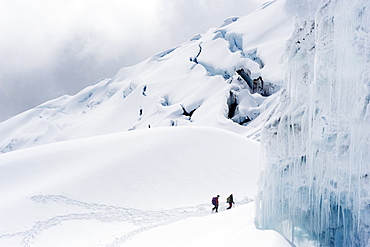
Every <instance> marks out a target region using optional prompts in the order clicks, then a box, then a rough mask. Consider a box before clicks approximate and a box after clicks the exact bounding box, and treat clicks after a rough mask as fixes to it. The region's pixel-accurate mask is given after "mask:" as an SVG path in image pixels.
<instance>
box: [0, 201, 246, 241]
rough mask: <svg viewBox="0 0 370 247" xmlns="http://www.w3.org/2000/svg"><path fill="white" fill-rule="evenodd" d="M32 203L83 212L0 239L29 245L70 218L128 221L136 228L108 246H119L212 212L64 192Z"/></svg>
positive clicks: (206, 206) (206, 207) (208, 207)
mask: <svg viewBox="0 0 370 247" xmlns="http://www.w3.org/2000/svg"><path fill="white" fill-rule="evenodd" d="M31 200H32V201H34V202H35V203H42V204H50V203H57V204H60V205H65V206H77V207H80V208H82V209H83V210H84V211H85V212H82V213H71V214H65V215H58V216H55V217H52V218H50V219H47V220H44V221H38V222H37V223H35V224H34V225H33V226H32V228H31V229H29V230H27V231H24V232H18V233H14V234H4V235H0V239H1V238H11V237H20V238H22V243H21V245H22V246H24V247H29V246H32V242H33V240H34V239H35V238H36V237H37V236H38V235H40V234H41V233H42V232H43V231H44V230H47V229H49V228H52V227H55V226H58V225H60V224H62V223H63V222H66V221H71V220H97V221H101V222H128V223H131V224H134V225H137V226H140V228H139V229H136V230H134V231H131V232H128V233H126V234H124V235H122V236H121V237H119V238H116V239H115V240H114V241H113V242H112V243H110V244H108V245H107V246H109V247H114V246H121V245H122V244H123V243H124V242H126V241H128V240H130V239H131V238H132V237H133V236H135V235H136V234H139V233H142V232H144V231H147V230H149V229H152V228H155V227H159V226H164V225H167V224H171V223H174V222H176V221H180V220H183V219H186V218H190V217H202V216H207V215H210V214H212V212H211V208H212V205H211V204H210V203H205V204H199V205H197V206H192V207H182V208H174V209H169V210H157V211H155V210H152V211H143V210H138V209H134V208H123V207H117V206H109V205H105V204H97V203H87V202H81V201H77V200H74V199H71V198H68V197H66V196H63V195H37V196H33V197H31ZM251 201H252V200H251V199H248V198H245V199H244V200H242V201H238V202H236V203H237V204H238V205H242V204H246V203H249V202H251Z"/></svg>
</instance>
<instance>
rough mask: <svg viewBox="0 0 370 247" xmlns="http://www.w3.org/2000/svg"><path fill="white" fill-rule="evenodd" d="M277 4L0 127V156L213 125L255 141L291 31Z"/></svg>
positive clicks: (278, 81)
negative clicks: (61, 144) (83, 140)
mask: <svg viewBox="0 0 370 247" xmlns="http://www.w3.org/2000/svg"><path fill="white" fill-rule="evenodd" d="M283 4H284V1H278V2H274V3H270V4H266V5H264V6H263V7H262V8H261V9H259V10H257V11H256V12H254V13H252V14H250V15H248V16H245V17H242V18H236V17H235V18H229V19H227V20H226V21H225V22H224V24H223V25H221V26H220V27H219V28H213V29H210V30H209V31H208V32H207V33H206V34H203V35H196V36H194V37H193V38H192V39H191V40H189V41H188V42H186V43H184V44H182V45H179V46H178V47H175V48H173V49H170V50H168V51H165V52H162V53H160V54H157V55H155V56H153V57H151V58H149V59H148V60H146V61H144V62H142V63H139V64H137V65H136V66H133V67H129V68H123V69H121V71H119V73H118V74H117V75H116V76H115V77H114V78H112V79H104V80H101V81H99V82H97V83H96V84H95V85H92V86H90V87H87V88H85V89H84V90H82V91H81V92H79V93H78V94H76V95H74V96H62V97H60V98H58V99H55V100H51V101H49V102H46V103H44V104H42V105H40V106H38V107H36V108H34V109H31V110H29V111H27V112H24V113H22V114H20V115H18V116H16V117H13V118H12V119H9V120H8V121H5V122H3V123H0V136H1V137H2V138H1V140H0V152H2V153H5V152H9V151H14V150H18V149H21V148H25V147H31V146H36V145H40V144H46V143H52V142H58V141H66V140H71V139H76V138H83V137H89V136H95V135H103V134H109V133H115V132H121V131H128V130H135V129H143V128H155V127H163V126H184V125H196V126H213V127H218V128H222V129H227V130H230V131H232V132H235V133H238V134H242V135H244V136H247V137H251V138H254V139H259V131H260V128H261V127H260V126H261V124H260V122H261V121H254V122H253V120H255V119H256V118H257V117H258V116H260V115H264V116H262V118H265V117H266V116H267V115H268V113H265V114H263V112H265V110H266V109H268V108H269V106H271V105H272V104H273V101H274V100H273V97H271V99H270V98H268V97H265V96H268V95H271V94H272V93H274V92H275V91H277V90H278V89H279V88H280V85H281V84H282V81H283V73H282V65H281V63H280V59H281V56H282V54H283V52H284V48H285V42H286V41H287V40H288V38H289V37H290V35H291V33H292V31H293V25H292V21H290V20H289V19H287V17H286V15H285V14H284V12H283V11H282V10H281V9H282V7H283ZM270 16H274V21H273V22H271V19H270ZM248 85H249V86H248ZM250 87H252V89H250ZM255 92H258V93H255Z"/></svg>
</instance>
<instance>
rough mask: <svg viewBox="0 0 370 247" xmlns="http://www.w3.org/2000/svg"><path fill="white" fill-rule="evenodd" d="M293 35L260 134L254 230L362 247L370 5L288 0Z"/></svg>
mask: <svg viewBox="0 0 370 247" xmlns="http://www.w3.org/2000/svg"><path fill="white" fill-rule="evenodd" d="M285 8H286V9H287V12H289V13H290V14H291V15H293V16H295V20H296V21H295V23H296V24H295V31H294V33H293V35H292V37H291V38H290V40H289V41H288V43H287V49H286V51H285V54H284V68H285V71H286V75H285V80H284V84H283V85H282V90H281V91H280V92H279V93H280V95H279V98H280V100H279V106H278V107H277V109H276V111H275V112H274V115H273V117H271V119H270V120H269V121H268V123H267V124H266V126H265V127H264V129H263V130H262V134H261V145H262V152H263V160H264V161H263V162H262V163H263V164H264V171H263V174H261V178H260V182H259V183H260V190H259V194H258V197H257V198H258V199H257V202H256V208H257V213H256V224H257V225H258V226H259V227H260V228H262V229H274V230H277V231H278V232H280V233H282V234H283V235H284V236H285V237H286V238H288V239H289V240H291V241H292V242H293V243H294V244H296V245H297V246H369V245H370V194H369V191H370V173H369V172H370V166H369V160H370V152H369V150H370V132H369V128H370V106H369V102H370V76H369V69H370V66H369V65H370V63H369V62H370V49H369V48H370V47H369V44H370V40H369V31H370V30H369V29H370V13H369V11H370V3H369V2H368V1H363V0H353V1H347V0H337V1H331V0H329V1H328V0H324V1H312V2H310V1H294V0H288V1H287V2H286V6H285Z"/></svg>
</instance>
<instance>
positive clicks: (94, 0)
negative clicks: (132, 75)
mask: <svg viewBox="0 0 370 247" xmlns="http://www.w3.org/2000/svg"><path fill="white" fill-rule="evenodd" d="M263 2H264V1H263V0H104V1H103V0H0V122H1V121H4V120H6V119H8V118H10V117H12V116H14V115H16V114H18V113H21V112H23V111H25V110H28V109H30V108H33V107H35V106H37V105H39V104H41V103H43V102H45V101H47V100H50V99H53V98H56V97H59V96H61V95H64V94H68V95H73V94H76V93H77V92H78V91H80V90H81V89H83V88H85V87H86V86H88V85H91V84H93V83H94V82H96V81H98V80H99V79H101V78H110V77H113V76H114V75H115V74H116V73H117V72H118V70H119V69H120V68H122V67H126V66H131V65H134V64H137V63H138V62H141V61H143V60H144V59H146V58H148V57H150V56H152V55H154V54H156V53H158V52H161V51H164V50H167V49H170V48H172V47H174V46H177V45H179V44H181V43H183V42H185V41H187V40H189V39H190V38H191V37H193V36H194V35H196V34H199V33H205V32H206V31H207V30H208V29H209V28H212V27H218V26H219V25H221V24H222V22H223V20H224V19H226V18H227V17H230V16H244V15H247V14H248V13H250V12H251V11H253V10H255V9H256V7H257V6H259V5H261V4H262V3H263Z"/></svg>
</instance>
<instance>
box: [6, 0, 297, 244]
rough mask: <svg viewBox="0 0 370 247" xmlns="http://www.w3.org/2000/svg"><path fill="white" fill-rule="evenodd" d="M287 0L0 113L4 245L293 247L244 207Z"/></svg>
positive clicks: (277, 78) (251, 191)
mask: <svg viewBox="0 0 370 247" xmlns="http://www.w3.org/2000/svg"><path fill="white" fill-rule="evenodd" d="M284 3H285V2H284V1H272V2H270V3H267V4H264V5H263V6H262V7H261V8H260V9H259V10H257V11H256V12H254V13H252V14H250V15H248V16H245V17H242V18H236V17H232V18H229V19H227V20H226V21H225V23H223V24H222V25H221V26H220V27H219V28H213V29H210V30H209V31H208V32H207V33H206V34H203V35H196V36H194V38H192V39H191V40H189V41H188V42H186V43H184V44H182V45H179V46H178V47H175V48H173V49H170V50H168V51H165V52H162V53H160V54H157V55H155V56H153V57H151V58H149V59H147V60H146V61H143V62H142V63H139V64H137V65H135V66H133V67H129V68H123V69H121V71H119V73H118V74H117V75H116V76H115V77H114V78H112V79H104V80H101V81H99V82H97V83H96V84H94V85H92V86H90V87H87V88H85V89H84V90H82V91H81V92H79V93H77V94H76V95H74V96H62V97H60V98H58V99H55V100H51V101H49V102H46V103H44V104H42V105H40V106H38V107H36V108H34V109H31V110H29V111H27V112H24V113H22V114H20V115H18V116H15V117H13V118H12V119H9V120H7V121H5V122H2V123H0V136H1V138H0V152H1V154H0V198H1V203H0V219H1V220H0V246H23V247H28V246H63V247H64V246H161V247H162V246H225V245H226V244H232V245H233V246H245V245H252V246H254V247H258V246H263V247H269V246H271V247H273V246H279V247H281V246H283V247H288V246H290V244H289V243H288V241H287V240H286V239H285V238H284V237H283V236H281V235H280V234H279V233H277V232H276V231H272V230H268V231H261V230H257V229H256V227H255V225H254V219H253V218H254V204H253V203H251V201H252V200H253V198H254V195H255V194H256V193H257V180H258V178H259V173H260V145H259V142H258V140H259V138H260V131H261V129H262V126H263V123H264V122H265V121H266V120H267V119H268V118H269V116H270V115H271V113H272V112H273V111H274V106H275V105H276V99H277V97H276V96H275V95H276V94H274V93H275V92H276V91H278V90H279V89H280V87H281V85H282V84H283V78H284V74H283V72H282V71H283V69H282V65H281V63H280V62H281V56H282V55H283V52H284V49H285V43H286V41H287V40H288V39H289V37H290V36H291V33H292V31H293V30H294V27H293V24H292V21H291V20H289V19H288V17H287V16H286V15H285V13H284V11H283V9H284ZM271 16H274V19H273V21H272V20H271ZM159 127H160V128H159ZM256 140H257V141H256ZM231 193H233V194H234V201H235V205H234V208H232V209H231V210H226V207H227V205H226V198H227V197H228V196H229V195H230V194H231ZM217 194H218V195H220V196H221V197H220V207H219V212H218V214H216V213H213V211H212V210H211V209H212V207H213V206H212V205H211V198H212V197H213V196H216V195H217ZM212 213H213V214H212ZM184 233H185V234H184ZM230 236H232V237H231V238H230ZM178 241H180V242H178Z"/></svg>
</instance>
